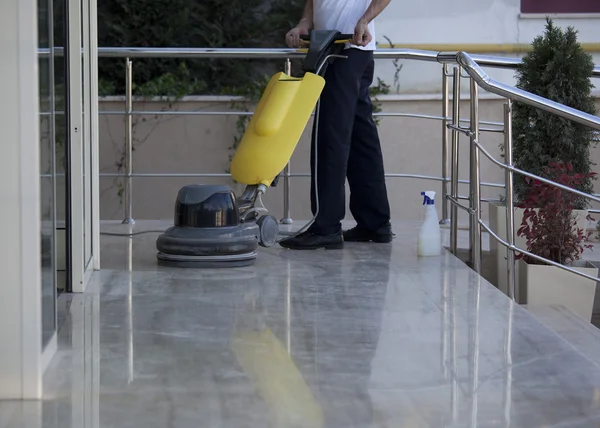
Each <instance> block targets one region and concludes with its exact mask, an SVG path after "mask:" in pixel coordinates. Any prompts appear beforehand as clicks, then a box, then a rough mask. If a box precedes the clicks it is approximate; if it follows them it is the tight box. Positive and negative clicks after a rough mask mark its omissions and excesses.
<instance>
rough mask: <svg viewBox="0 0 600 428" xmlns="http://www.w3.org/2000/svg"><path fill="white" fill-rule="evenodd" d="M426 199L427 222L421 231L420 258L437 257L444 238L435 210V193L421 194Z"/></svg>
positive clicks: (424, 222)
mask: <svg viewBox="0 0 600 428" xmlns="http://www.w3.org/2000/svg"><path fill="white" fill-rule="evenodd" d="M421 195H422V196H423V197H424V199H423V205H425V221H423V224H422V225H421V230H420V231H419V241H418V250H417V251H418V254H419V256H437V255H439V254H440V252H441V251H442V237H441V232H440V223H439V219H438V215H437V211H436V209H435V192H432V191H428V192H421Z"/></svg>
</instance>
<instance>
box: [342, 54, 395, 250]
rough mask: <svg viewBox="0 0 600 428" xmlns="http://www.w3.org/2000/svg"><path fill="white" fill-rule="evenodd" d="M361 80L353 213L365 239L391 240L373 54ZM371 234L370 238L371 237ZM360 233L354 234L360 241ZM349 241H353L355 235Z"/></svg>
mask: <svg viewBox="0 0 600 428" xmlns="http://www.w3.org/2000/svg"><path fill="white" fill-rule="evenodd" d="M363 54H364V55H365V56H368V57H369V60H368V62H367V64H368V65H367V67H366V70H365V73H364V75H363V77H362V80H361V85H360V95H359V99H358V103H357V106H356V114H355V117H354V128H353V130H352V140H351V141H352V143H351V149H350V154H349V158H348V170H347V171H348V172H347V175H348V183H349V185H350V211H351V212H352V215H353V217H354V219H355V220H356V222H357V226H358V229H359V230H361V231H363V235H364V236H367V237H368V236H369V235H371V236H373V234H376V233H377V234H378V235H379V236H378V237H377V238H376V239H378V240H383V241H386V240H389V239H391V228H390V226H389V221H390V206H389V201H388V195H387V188H386V183H385V171H384V164H383V155H382V152H381V143H380V140H379V135H378V131H377V125H376V124H375V121H374V120H373V116H372V114H373V105H372V103H371V99H370V97H369V87H370V86H371V83H372V82H373V72H374V61H373V57H372V53H371V52H363ZM368 232H370V234H369V233H368ZM357 233H358V230H357V231H355V232H354V235H355V236H354V237H356V235H357ZM347 235H350V236H349V237H350V239H349V240H353V239H352V238H353V236H352V234H349V233H346V235H345V238H346V236H347Z"/></svg>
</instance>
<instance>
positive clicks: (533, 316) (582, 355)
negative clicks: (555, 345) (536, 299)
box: [523, 308, 600, 369]
mask: <svg viewBox="0 0 600 428" xmlns="http://www.w3.org/2000/svg"><path fill="white" fill-rule="evenodd" d="M523 310H525V311H526V312H527V313H528V314H529V316H530V317H532V318H533V319H534V320H535V321H537V322H538V323H540V324H541V325H543V326H544V327H545V328H546V330H548V331H550V332H551V333H552V335H554V336H556V337H557V338H558V339H559V340H560V341H562V342H563V343H566V344H567V346H568V347H569V348H570V349H571V350H573V351H575V353H577V354H579V356H581V357H583V358H584V359H586V360H587V361H588V362H590V363H592V364H593V365H594V366H596V367H597V368H599V369H600V362H596V361H594V360H593V359H591V358H590V357H588V356H587V355H586V354H584V353H583V352H581V351H580V350H579V349H577V348H576V347H575V345H573V344H572V343H571V342H569V341H568V340H567V339H565V338H564V337H562V336H561V335H560V334H558V332H556V331H555V330H554V329H552V328H551V327H550V326H549V325H548V324H546V323H545V322H544V321H542V320H541V319H539V318H538V317H536V316H535V315H534V314H532V313H531V312H529V311H527V309H525V308H523Z"/></svg>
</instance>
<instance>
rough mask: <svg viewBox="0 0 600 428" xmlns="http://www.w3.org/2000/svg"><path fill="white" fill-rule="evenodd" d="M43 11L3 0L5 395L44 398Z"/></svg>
mask: <svg viewBox="0 0 600 428" xmlns="http://www.w3.org/2000/svg"><path fill="white" fill-rule="evenodd" d="M36 10H37V2H36V1H35V0H2V1H0V52H2V57H1V58H0V76H2V78H1V79H0V93H1V94H2V97H0V132H1V139H0V144H1V145H2V156H1V157H0V399H4V398H13V399H22V398H25V399H27V398H39V397H40V396H41V385H42V384H41V376H42V375H41V373H42V363H41V357H42V355H41V354H42V349H41V333H42V332H41V280H40V213H39V211H40V203H39V201H40V193H39V153H38V152H39V125H38V68H37V19H36Z"/></svg>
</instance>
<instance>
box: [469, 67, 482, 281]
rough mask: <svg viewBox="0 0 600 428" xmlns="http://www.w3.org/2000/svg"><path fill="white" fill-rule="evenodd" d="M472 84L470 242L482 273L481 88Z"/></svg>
mask: <svg viewBox="0 0 600 428" xmlns="http://www.w3.org/2000/svg"><path fill="white" fill-rule="evenodd" d="M470 82H471V128H470V131H471V132H470V134H471V145H470V147H471V150H470V155H471V156H470V167H469V171H470V174H469V182H470V186H469V187H470V192H469V193H470V196H469V199H470V209H471V221H470V241H471V248H470V250H471V263H472V267H473V270H474V271H475V272H477V273H481V224H480V223H479V220H481V182H480V179H481V177H480V175H479V149H478V148H477V143H479V86H477V82H475V80H474V79H473V78H471V79H470Z"/></svg>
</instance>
